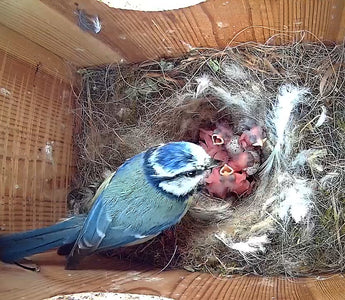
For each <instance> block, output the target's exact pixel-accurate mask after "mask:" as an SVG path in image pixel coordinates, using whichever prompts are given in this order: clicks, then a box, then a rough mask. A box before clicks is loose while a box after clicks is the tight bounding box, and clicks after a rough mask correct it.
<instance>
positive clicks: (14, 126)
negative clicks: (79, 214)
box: [0, 47, 74, 232]
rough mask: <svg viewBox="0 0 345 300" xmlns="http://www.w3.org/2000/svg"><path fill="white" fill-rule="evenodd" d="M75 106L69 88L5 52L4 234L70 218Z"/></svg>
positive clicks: (0, 203)
mask: <svg viewBox="0 0 345 300" xmlns="http://www.w3.org/2000/svg"><path fill="white" fill-rule="evenodd" d="M33 49H35V47H34V48H33ZM41 54H42V55H43V54H44V51H42V52H41ZM53 58H54V57H53ZM73 107H74V96H73V93H72V90H71V86H70V84H69V83H66V82H64V80H62V79H60V78H59V77H57V76H51V75H48V74H47V73H45V71H44V70H43V69H40V68H36V67H35V66H34V65H32V64H29V63H27V62H26V61H24V60H22V59H20V58H19V57H13V56H12V55H10V54H9V53H8V52H3V51H2V50H0V227H1V228H0V229H1V230H2V231H4V232H6V231H7V232H9V231H20V230H25V229H29V228H37V227H40V226H45V225H49V224H51V223H53V222H55V221H57V220H58V219H60V218H61V217H65V216H66V194H67V192H68V189H69V184H70V181H71V177H72V174H73V172H74V162H73V161H72V150H73V149H72V146H73V145H72V133H73V125H74V116H73V114H72V112H71V110H72V109H73ZM47 147H48V148H47ZM47 150H51V151H52V152H47Z"/></svg>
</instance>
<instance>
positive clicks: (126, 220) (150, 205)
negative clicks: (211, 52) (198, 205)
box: [0, 142, 217, 269]
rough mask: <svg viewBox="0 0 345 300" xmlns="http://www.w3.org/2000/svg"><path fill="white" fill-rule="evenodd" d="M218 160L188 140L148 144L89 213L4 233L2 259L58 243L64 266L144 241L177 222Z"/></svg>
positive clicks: (99, 193) (115, 177)
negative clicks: (25, 230) (21, 230)
mask: <svg viewBox="0 0 345 300" xmlns="http://www.w3.org/2000/svg"><path fill="white" fill-rule="evenodd" d="M216 164H217V162H216V161H215V160H214V159H212V158H211V157H210V156H209V155H208V154H207V153H206V152H205V150H204V149H203V148H202V147H201V146H199V145H196V144H193V143H190V142H171V143H167V144H162V145H159V146H155V147H152V148H149V149H148V150H146V151H144V152H142V153H139V154H137V155H135V156H133V157H132V158H130V159H128V160H127V161H125V162H124V164H122V165H121V166H120V167H119V168H118V169H117V171H115V172H114V173H112V174H111V175H110V176H109V177H108V178H107V179H106V180H104V181H103V183H102V184H101V186H100V187H99V188H98V190H97V192H96V194H95V195H94V197H93V199H92V201H90V204H89V206H90V207H88V209H87V210H88V213H85V214H80V215H76V216H72V217H70V218H68V219H65V220H63V221H61V222H59V223H56V224H54V225H52V226H49V227H45V228H40V229H36V230H31V231H27V232H20V233H14V234H9V235H5V236H1V237H0V260H1V261H3V262H5V263H17V262H18V261H19V260H20V259H22V258H24V257H27V256H31V255H33V254H37V253H41V252H44V251H47V250H50V249H53V248H57V247H60V248H59V249H58V253H60V254H65V255H66V256H67V262H66V269H76V268H77V267H78V265H79V262H80V261H81V260H82V259H83V258H84V257H85V256H88V255H91V254H93V253H97V252H100V251H106V250H111V249H114V248H118V247H124V246H129V245H133V244H139V243H143V242H145V241H147V240H149V239H152V238H153V237H155V236H157V235H159V234H160V233H161V232H162V231H164V230H166V229H168V228H170V227H171V226H173V225H175V224H176V223H178V222H179V221H180V220H181V218H182V217H183V216H184V215H185V213H186V212H187V210H188V208H189V205H190V203H191V198H192V197H191V196H192V195H193V193H194V192H195V191H196V190H197V188H198V187H199V185H200V184H201V183H202V182H203V179H204V177H205V176H206V175H207V173H208V172H210V171H209V170H210V169H212V168H213V167H215V166H216Z"/></svg>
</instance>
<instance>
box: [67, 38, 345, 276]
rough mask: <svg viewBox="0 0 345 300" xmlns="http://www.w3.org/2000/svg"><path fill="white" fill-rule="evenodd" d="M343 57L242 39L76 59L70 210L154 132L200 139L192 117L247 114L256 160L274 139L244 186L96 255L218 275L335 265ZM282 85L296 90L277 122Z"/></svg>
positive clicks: (328, 49) (77, 209) (212, 122)
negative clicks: (103, 62)
mask: <svg viewBox="0 0 345 300" xmlns="http://www.w3.org/2000/svg"><path fill="white" fill-rule="evenodd" d="M344 58H345V52H344V46H343V45H340V46H326V45H324V44H308V43H296V44H293V45H288V46H284V47H279V46H266V45H256V44H245V45H241V46H238V47H235V48H229V49H226V50H224V51H216V50H202V49H200V50H195V51H194V52H191V53H190V54H189V55H188V56H186V57H183V58H178V59H171V60H161V61H149V62H144V63H141V64H134V65H112V66H108V67H106V68H96V69H80V70H79V73H80V74H81V75H82V78H83V89H82V92H81V94H80V96H79V98H78V104H79V105H78V109H77V110H76V114H77V115H78V117H79V120H80V121H81V131H80V133H79V134H78V135H77V136H76V139H75V144H76V146H77V148H78V154H79V155H78V157H79V158H78V164H77V168H78V174H79V176H77V177H76V178H75V181H74V186H75V187H76V188H75V189H74V190H73V191H72V192H71V193H70V195H69V198H68V204H69V209H70V211H71V213H73V214H75V213H81V212H83V211H84V210H85V206H86V204H85V203H87V201H88V200H89V199H90V198H91V197H92V195H93V194H94V192H95V190H96V189H97V187H98V185H99V184H100V183H101V182H102V181H103V180H104V178H105V177H106V176H107V175H108V174H109V172H111V171H114V170H115V169H116V168H117V167H118V166H120V165H121V164H122V163H123V162H124V160H125V159H127V158H129V157H131V156H133V155H135V154H137V153H139V152H141V151H144V150H146V149H147V148H149V147H151V146H154V145H157V144H159V143H165V142H169V141H181V140H184V141H191V142H195V143H199V129H200V128H204V129H210V128H214V127H215V126H216V125H217V124H219V122H225V123H227V124H229V126H233V127H237V128H240V127H241V124H242V123H243V120H245V119H248V118H250V119H251V120H253V121H255V123H256V124H258V125H260V126H262V128H264V130H265V131H266V133H267V136H268V141H267V143H266V144H265V146H264V148H263V149H262V154H261V155H262V160H263V161H268V160H269V159H270V158H271V159H272V153H275V152H274V151H275V150H277V148H276V145H277V144H279V145H281V149H279V150H280V152H279V156H277V157H275V158H274V159H272V160H270V161H272V166H270V168H269V170H268V169H267V163H266V165H264V166H263V168H262V170H263V171H262V172H261V173H257V174H254V175H253V181H254V182H255V186H254V189H253V191H252V193H251V194H250V195H248V196H243V197H234V196H233V197H228V198H226V199H219V198H215V197H211V196H210V195H209V194H208V193H207V191H206V190H205V189H203V190H201V191H200V192H199V193H197V194H196V196H195V197H194V202H193V205H192V207H191V208H190V211H189V212H188V214H187V215H186V216H185V217H184V218H183V219H182V221H181V223H180V224H178V225H176V226H175V227H174V228H171V229H169V230H167V231H165V232H164V233H162V234H161V235H160V236H158V237H156V238H155V239H153V240H151V241H149V242H147V243H144V244H142V245H139V246H133V247H128V248H124V249H118V250H115V251H111V252H108V253H106V255H111V256H117V257H120V258H122V259H128V260H134V261H140V262H144V263H149V264H152V265H154V266H158V267H160V268H162V269H166V268H177V267H178V268H185V269H187V270H189V271H205V272H211V273H217V274H223V275H230V274H234V273H237V274H248V273H254V274H264V275H276V274H286V275H290V276H296V275H308V274H311V273H313V272H339V271H342V270H343V266H344V250H343V249H344V246H345V244H344V237H343V228H344V220H345V217H344V215H343V206H344V193H343V190H342V188H341V186H344V176H343V175H344V158H345V150H344V147H343V145H344V134H345V125H344V124H345V119H344V118H345V117H344V116H345V111H344V110H345V108H344V106H345V105H344V95H345V79H344V78H345V76H344V73H345V71H344ZM285 91H286V93H285ZM293 91H296V94H297V96H296V97H297V98H298V101H296V103H293V104H291V107H290V108H289V109H290V110H289V115H288V117H287V119H286V123H285V125H284V128H278V127H279V125H277V122H276V123H275V120H276V119H277V118H275V117H277V116H278V115H279V103H280V102H279V101H282V102H281V103H286V101H288V100H289V99H288V98H289V97H288V96H286V95H291V94H292V93H293ZM284 93H285V94H284ZM285 96H286V98H287V99H285V98H284V97H285ZM290 98H291V97H290ZM284 99H285V100H286V101H285V100H284ZM283 100H284V101H285V102H284V101H283ZM285 111H286V110H285ZM279 132H282V137H283V138H282V140H280V139H279ZM296 211H298V212H301V211H302V213H300V214H299V215H298V214H296V213H295V212H296Z"/></svg>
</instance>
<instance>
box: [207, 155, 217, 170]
mask: <svg viewBox="0 0 345 300" xmlns="http://www.w3.org/2000/svg"><path fill="white" fill-rule="evenodd" d="M218 164H219V161H218V160H215V159H213V158H211V160H210V163H209V165H208V168H207V169H213V168H215V167H217V166H218Z"/></svg>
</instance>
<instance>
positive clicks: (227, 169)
mask: <svg viewBox="0 0 345 300" xmlns="http://www.w3.org/2000/svg"><path fill="white" fill-rule="evenodd" d="M232 173H234V169H233V168H231V167H230V166H229V165H227V164H225V165H224V166H223V167H222V168H221V169H220V170H219V174H220V175H222V176H230V175H231V174H232Z"/></svg>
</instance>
